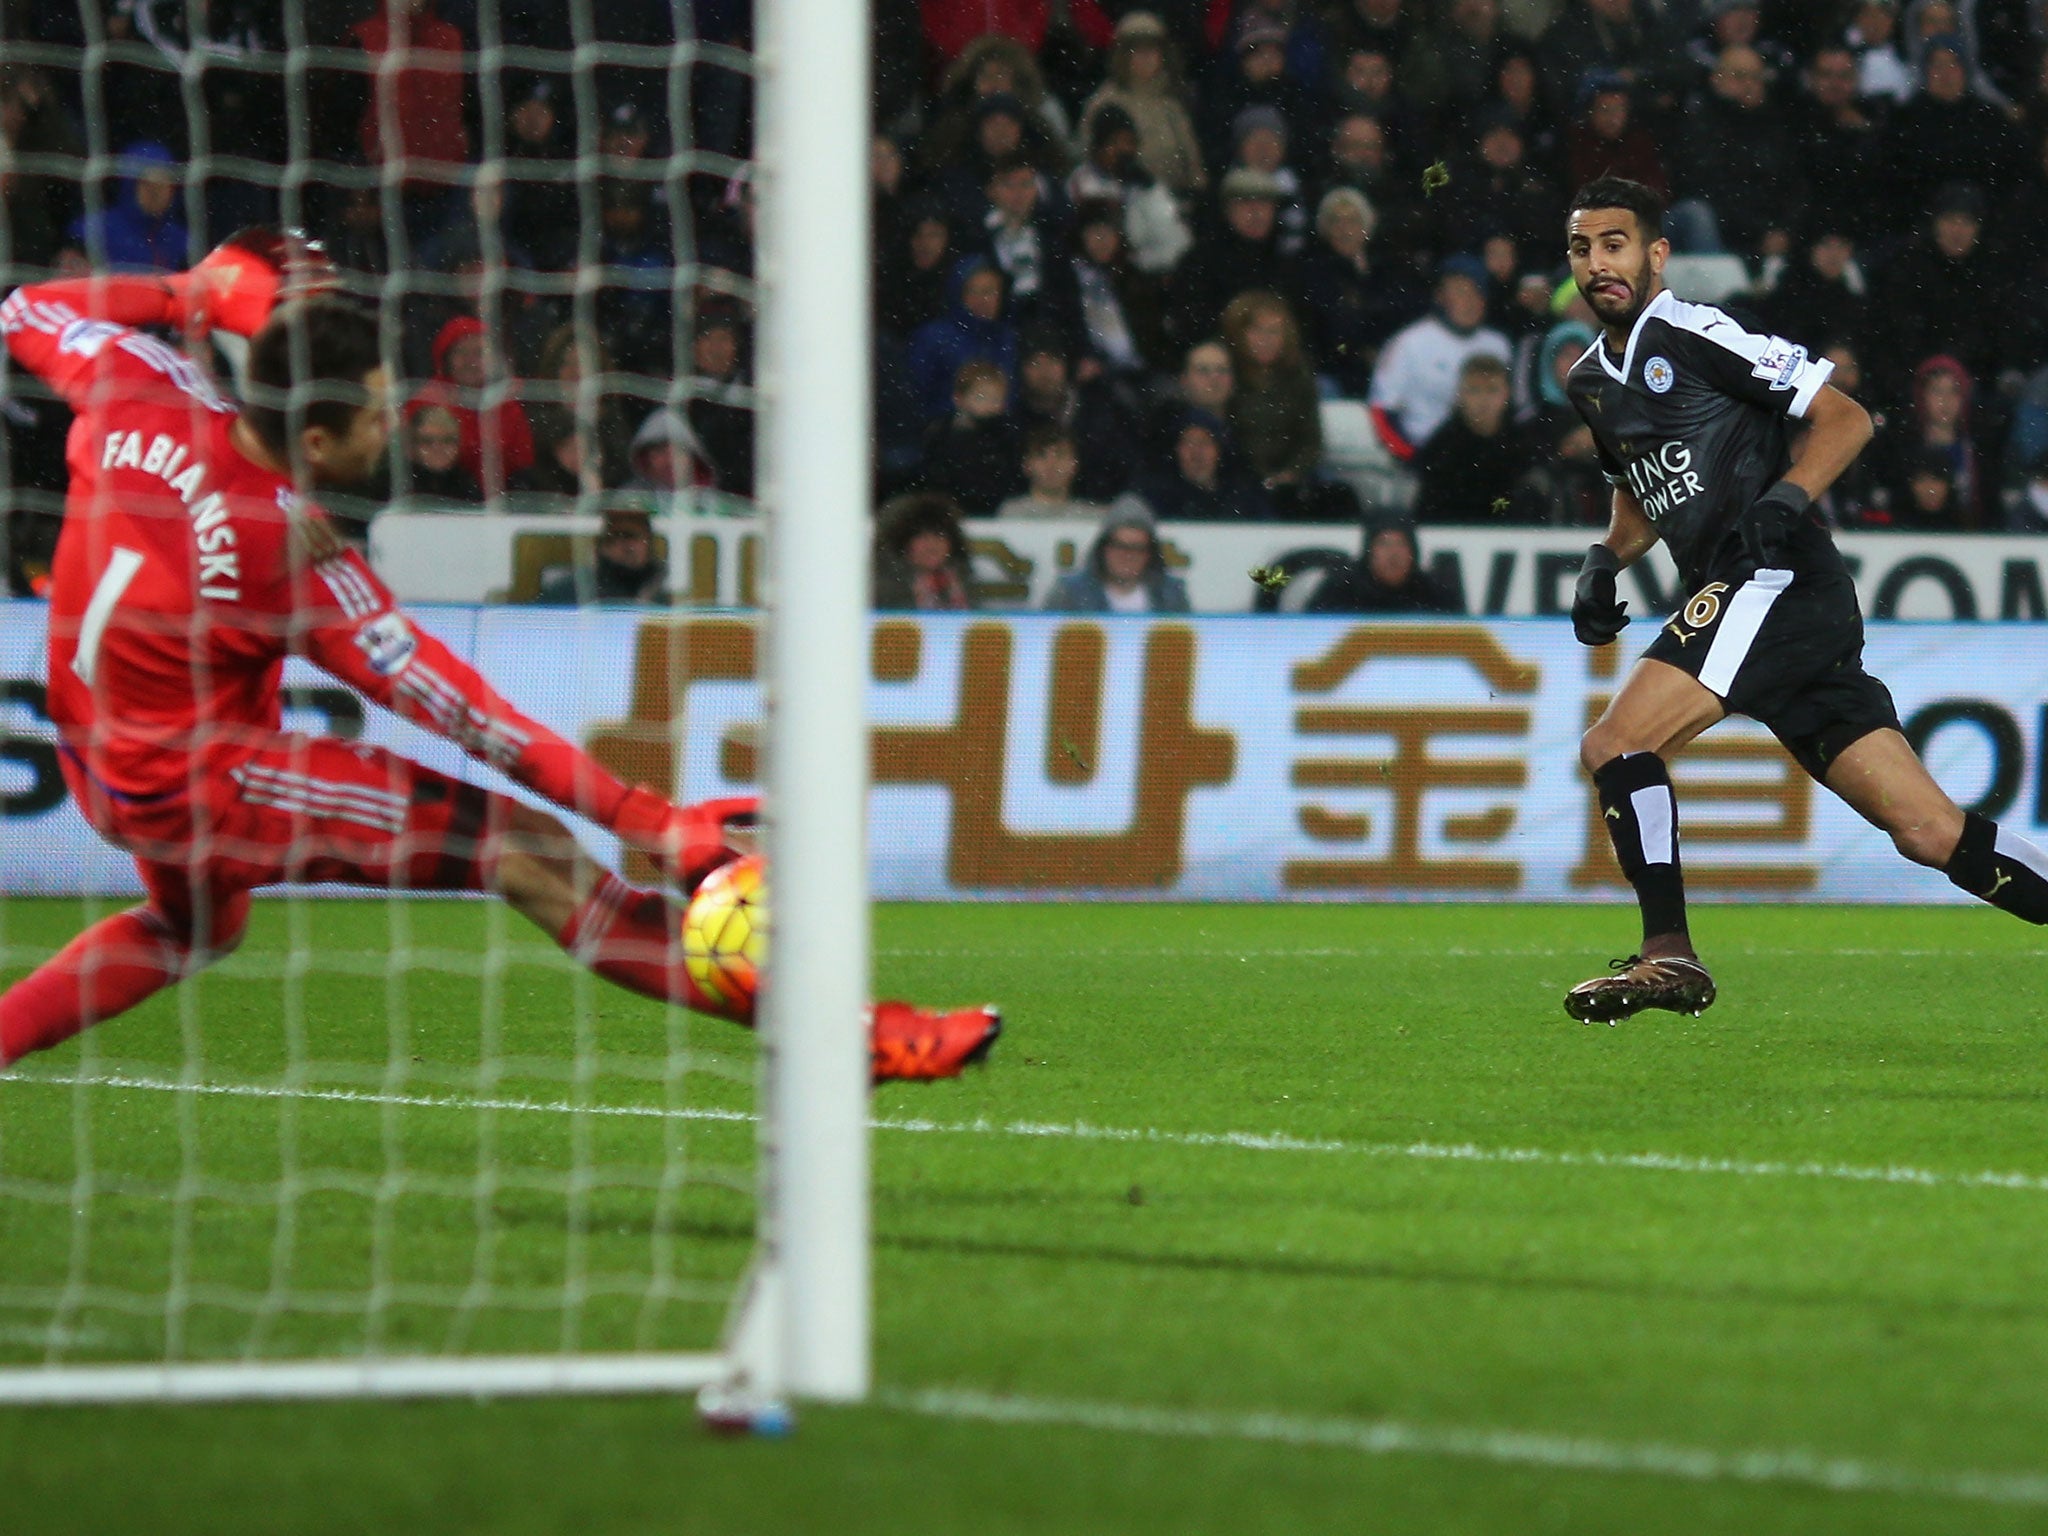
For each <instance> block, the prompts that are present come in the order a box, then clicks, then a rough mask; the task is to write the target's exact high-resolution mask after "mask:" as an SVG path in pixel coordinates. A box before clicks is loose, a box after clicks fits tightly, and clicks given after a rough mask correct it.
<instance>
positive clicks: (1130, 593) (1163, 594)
mask: <svg viewBox="0 0 2048 1536" xmlns="http://www.w3.org/2000/svg"><path fill="white" fill-rule="evenodd" d="M1045 606H1046V608H1047V610H1048V611H1050V612H1053V613H1186V612H1187V611H1188V586H1187V583H1186V582H1184V581H1182V580H1181V579H1180V578H1179V577H1178V576H1175V575H1172V574H1171V573H1170V572H1168V570H1167V569H1166V558H1165V556H1164V554H1163V553H1162V552H1161V550H1160V548H1159V527H1158V524H1157V523H1155V522H1154V521H1153V518H1152V514H1151V513H1150V512H1148V511H1146V510H1145V509H1144V508H1143V507H1141V506H1139V505H1137V504H1136V502H1135V501H1134V500H1133V499H1131V498H1129V497H1126V498H1124V499H1123V501H1121V502H1119V503H1118V504H1117V506H1115V507H1114V508H1112V509H1111V510H1110V514H1109V516H1108V517H1106V518H1104V519H1103V521H1102V531H1101V533H1099V534H1097V535H1096V538H1095V543H1094V545H1093V547H1091V548H1090V549H1089V551H1088V562H1087V564H1085V565H1083V566H1082V567H1081V568H1080V569H1078V570H1074V571H1069V572H1068V573H1067V574H1066V575H1064V576H1062V577H1061V578H1060V579H1059V580H1058V581H1057V582H1055V583H1054V584H1053V589H1052V590H1051V591H1050V592H1048V593H1046V595H1045Z"/></svg>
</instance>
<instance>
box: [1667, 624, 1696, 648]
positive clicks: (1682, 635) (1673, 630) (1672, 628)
mask: <svg viewBox="0 0 2048 1536" xmlns="http://www.w3.org/2000/svg"><path fill="white" fill-rule="evenodd" d="M1664 628H1665V629H1666V631H1668V632H1669V633H1670V634H1672V635H1673V636H1675V637H1676V638H1677V640H1678V643H1679V644H1680V645H1691V644H1692V641H1693V632H1692V631H1691V630H1689V629H1685V628H1683V627H1681V626H1680V624H1679V623H1678V621H1677V620H1676V619H1674V620H1672V621H1671V622H1670V623H1669V624H1666V625H1665V626H1664Z"/></svg>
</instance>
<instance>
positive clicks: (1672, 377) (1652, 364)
mask: <svg viewBox="0 0 2048 1536" xmlns="http://www.w3.org/2000/svg"><path fill="white" fill-rule="evenodd" d="M1643 382H1644V383H1645V384H1647V385H1649V387H1650V392H1651V393H1652V394H1656V395H1661V394H1664V393H1665V392H1666V391H1668V390H1669V389H1670V388H1671V386H1672V385H1674V384H1676V383H1677V382H1678V370H1677V369H1676V368H1673V367H1672V366H1671V359H1670V358H1668V357H1653V358H1651V359H1650V360H1649V361H1648V362H1647V363H1645V364H1643Z"/></svg>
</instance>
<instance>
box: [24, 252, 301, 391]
mask: <svg viewBox="0 0 2048 1536" xmlns="http://www.w3.org/2000/svg"><path fill="white" fill-rule="evenodd" d="M334 282H335V271H334V264H333V263H332V262H331V261H329V260H328V258H327V253H326V252H325V251H324V250H322V249H321V246H320V243H319V242H318V241H317V240H309V239H307V238H306V236H304V235H303V234H300V233H299V232H298V231H296V230H289V229H277V228H272V227H270V226H266V225H252V226H250V227H249V228H247V229H243V230H238V231H237V232H236V233H234V234H232V235H230V236H228V238H227V239H225V240H223V241H222V242H221V243H220V244H219V245H217V246H215V247H214V248H213V250H212V251H210V252H208V253H207V255H206V256H205V257H203V258H202V259H201V260H200V262H199V263H198V265H196V266H194V267H193V268H192V269H191V271H189V272H174V273H158V272H142V273H138V272H104V273H95V274H94V275H93V276H91V277H72V278H59V279H55V280H53V281H51V282H47V283H24V284H23V285H22V286H21V287H19V288H17V289H15V290H14V292H13V293H11V294H9V295H8V297H7V300H6V302H5V303H4V304H0V333H4V334H5V336H6V339H7V350H8V352H9V354H10V355H11V356H12V357H13V359H14V361H15V362H17V363H19V364H20V365H21V366H22V367H24V368H26V369H27V370H28V371H29V372H31V373H33V374H35V375H36V377H38V378H40V379H41V380H42V381H43V382H44V383H46V384H48V385H49V386H50V387H51V388H52V389H54V390H56V391H57V393H58V394H60V395H62V396H63V397H64V401H65V403H66V404H67V405H69V406H71V407H72V409H74V410H83V409H85V408H87V406H88V405H89V404H90V403H91V401H90V398H89V397H90V395H91V394H92V392H93V391H92V385H93V384H94V383H95V381H97V380H99V379H101V378H103V377H104V374H105V371H106V367H107V362H106V360H105V354H106V348H107V346H108V344H109V343H110V342H119V341H120V340H121V339H122V336H123V333H125V332H127V331H131V330H133V329H135V328H137V327H140V326H173V327H176V328H178V329H181V330H185V331H189V332H193V333H200V332H205V331H208V330H221V331H230V332H232V333H234V334H235V335H238V336H253V335H255V334H256V332H257V331H259V330H261V329H262V328H263V324H264V322H265V321H267V320H268V319H269V318H270V314H271V311H272V310H273V309H275V308H276V307H277V306H278V305H279V304H280V303H283V302H284V301H285V300H287V299H291V298H296V297H298V296H299V295H301V294H307V293H316V292H319V291H320V290H322V289H324V288H328V287H332V286H333V284H334ZM155 351H156V353H158V354H163V355H161V356H156V357H154V358H153V360H152V362H151V363H150V366H155V367H159V368H162V367H165V366H167V365H169V364H172V363H174V362H176V361H182V360H180V359H177V358H176V355H175V354H174V353H165V349H163V348H161V347H157V348H155ZM188 366H191V367H192V373H193V375H194V376H195V377H197V376H198V369H197V367H196V365H189V364H188Z"/></svg>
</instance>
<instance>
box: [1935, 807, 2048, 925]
mask: <svg viewBox="0 0 2048 1536" xmlns="http://www.w3.org/2000/svg"><path fill="white" fill-rule="evenodd" d="M1941 872H1942V873H1943V874H1945V875H1947V876H1948V879H1949V884H1951V885H1953V886H1954V887H1955V888H1956V889H1957V890H1959V891H1968V892H1969V893H1970V894H1971V895H1972V896H1974V897H1976V898H1977V899H1978V900H1979V901H1988V902H1990V903H1991V905H1993V906H1994V907H2001V908H2003V909H2004V910H2005V911H2007V912H2010V913H2011V914H2012V915H2013V916H2014V917H2019V918H2025V919H2026V920H2027V921H2028V922H2030V923H2048V853H2043V852H2042V851H2041V850H2040V849H2039V848H2036V847H2035V846H2034V845H2033V844H2032V843H2030V842H2028V841H2027V840H2026V839H2025V838H2024V837H2021V836H2020V835H2019V834H2018V833H2017V832H2008V831H2006V829H2005V828H2003V827H2001V826H2000V825H1999V824H1998V823H1997V822H1995V821H1993V820H1992V819H1991V818H1990V817H1988V816H1979V815H1978V814H1977V813H1976V812H1975V811H1965V812H1963V835H1962V838H1961V840H1960V841H1958V842H1957V844H1956V851H1955V852H1954V853H1952V854H1950V855H1949V859H1948V863H1946V864H1944V865H1943V866H1942V869H1941Z"/></svg>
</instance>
